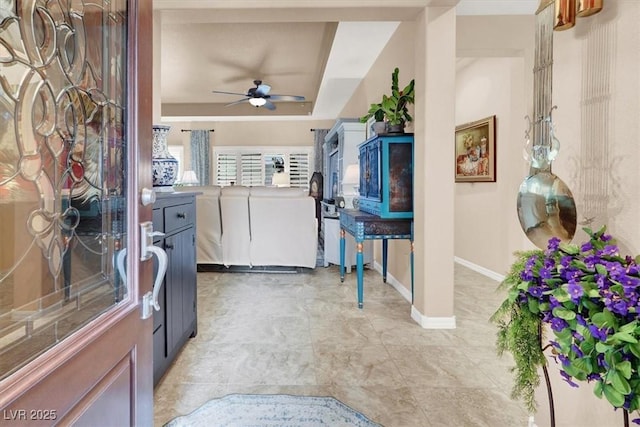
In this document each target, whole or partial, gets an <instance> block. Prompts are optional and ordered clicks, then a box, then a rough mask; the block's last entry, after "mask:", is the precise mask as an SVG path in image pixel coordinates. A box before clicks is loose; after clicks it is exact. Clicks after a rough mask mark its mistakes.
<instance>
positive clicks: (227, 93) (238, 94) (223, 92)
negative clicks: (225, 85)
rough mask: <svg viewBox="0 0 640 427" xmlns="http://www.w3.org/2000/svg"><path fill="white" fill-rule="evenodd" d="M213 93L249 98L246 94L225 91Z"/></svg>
mask: <svg viewBox="0 0 640 427" xmlns="http://www.w3.org/2000/svg"><path fill="white" fill-rule="evenodd" d="M211 92H213V93H222V94H225V95H237V96H247V94H246V93H237V92H225V91H222V90H212V91H211Z"/></svg>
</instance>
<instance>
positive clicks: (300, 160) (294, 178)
mask: <svg viewBox="0 0 640 427" xmlns="http://www.w3.org/2000/svg"><path fill="white" fill-rule="evenodd" d="M289 177H290V179H291V186H292V187H299V188H309V180H310V179H311V177H310V176H309V154H308V153H291V154H289Z"/></svg>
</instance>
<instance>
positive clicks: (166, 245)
mask: <svg viewBox="0 0 640 427" xmlns="http://www.w3.org/2000/svg"><path fill="white" fill-rule="evenodd" d="M164 248H165V249H173V243H165V244H164Z"/></svg>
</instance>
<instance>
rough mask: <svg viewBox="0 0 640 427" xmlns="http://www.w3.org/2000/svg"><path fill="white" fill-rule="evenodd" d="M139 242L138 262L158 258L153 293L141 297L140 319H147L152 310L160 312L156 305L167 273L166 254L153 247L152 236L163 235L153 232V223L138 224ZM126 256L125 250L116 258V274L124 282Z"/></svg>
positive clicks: (160, 249) (158, 305)
mask: <svg viewBox="0 0 640 427" xmlns="http://www.w3.org/2000/svg"><path fill="white" fill-rule="evenodd" d="M140 231H141V236H140V241H141V252H140V260H141V261H146V260H148V259H151V257H152V256H153V255H155V256H157V257H158V273H157V274H156V277H155V280H154V282H153V291H151V292H147V293H146V294H144V295H143V296H142V319H148V318H149V317H151V314H152V313H153V309H155V310H156V311H159V310H160V304H159V303H158V296H159V295H160V289H161V288H162V281H163V280H164V276H165V274H166V272H167V263H168V256H167V253H166V252H165V251H164V250H163V249H162V248H159V247H157V246H154V245H153V237H154V236H164V233H161V232H159V231H153V223H152V222H151V221H146V222H143V223H142V224H140ZM126 256H127V248H124V249H122V250H121V251H120V252H118V255H117V256H116V266H117V268H118V272H119V273H120V276H121V277H122V280H123V281H125V282H126V280H127V273H126V270H125V266H124V260H125V257H126Z"/></svg>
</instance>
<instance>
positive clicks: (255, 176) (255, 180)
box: [240, 153, 263, 187]
mask: <svg viewBox="0 0 640 427" xmlns="http://www.w3.org/2000/svg"><path fill="white" fill-rule="evenodd" d="M240 173H241V179H240V182H241V184H242V185H244V186H247V187H251V186H257V185H263V180H262V155H261V154H260V153H248V154H244V153H243V154H241V156H240Z"/></svg>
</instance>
